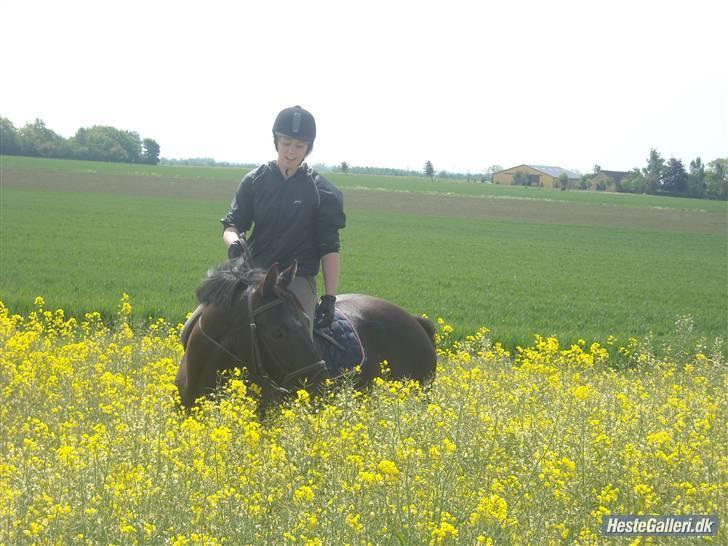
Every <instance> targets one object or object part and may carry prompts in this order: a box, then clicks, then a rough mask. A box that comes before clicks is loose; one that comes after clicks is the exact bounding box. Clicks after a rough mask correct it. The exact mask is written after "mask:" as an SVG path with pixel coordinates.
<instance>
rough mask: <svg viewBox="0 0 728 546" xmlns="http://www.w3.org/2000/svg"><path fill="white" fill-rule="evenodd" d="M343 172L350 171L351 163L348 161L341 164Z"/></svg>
mask: <svg viewBox="0 0 728 546" xmlns="http://www.w3.org/2000/svg"><path fill="white" fill-rule="evenodd" d="M340 169H341V172H342V173H344V174H346V173H348V172H349V164H348V163H347V162H346V161H342V162H341V165H340Z"/></svg>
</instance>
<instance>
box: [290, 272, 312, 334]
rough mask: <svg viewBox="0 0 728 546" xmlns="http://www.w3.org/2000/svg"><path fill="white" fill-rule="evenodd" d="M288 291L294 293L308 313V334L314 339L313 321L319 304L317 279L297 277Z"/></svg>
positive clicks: (304, 310)
mask: <svg viewBox="0 0 728 546" xmlns="http://www.w3.org/2000/svg"><path fill="white" fill-rule="evenodd" d="M288 289H289V290H290V291H291V292H293V293H294V295H295V296H296V298H297V299H298V301H299V302H300V303H301V307H303V312H304V313H306V317H307V318H308V332H309V334H310V335H311V338H313V319H314V315H315V314H316V304H317V303H318V294H317V292H316V279H315V277H296V278H294V279H293V282H292V283H291V284H290V286H289V287H288Z"/></svg>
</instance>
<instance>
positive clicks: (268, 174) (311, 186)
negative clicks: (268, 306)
mask: <svg viewBox="0 0 728 546" xmlns="http://www.w3.org/2000/svg"><path fill="white" fill-rule="evenodd" d="M315 139H316V122H315V120H314V118H313V116H312V115H311V113H310V112H308V111H307V110H304V109H303V108H301V107H300V106H293V107H291V108H285V109H283V110H281V112H280V113H279V114H278V116H277V117H276V119H275V123H274V124H273V144H274V146H275V149H276V151H277V153H278V157H277V159H276V160H275V161H271V162H269V163H266V164H263V165H261V166H259V167H257V168H256V169H254V170H252V171H250V172H249V173H248V174H247V175H245V177H244V178H243V180H242V182H240V185H239V186H238V189H237V191H236V192H235V196H234V197H233V200H232V202H231V203H230V210H229V211H228V213H227V214H226V215H225V216H224V217H223V218H222V219H221V222H222V224H223V227H224V231H223V241H224V242H225V244H226V245H227V247H228V257H229V258H231V259H232V258H236V257H238V256H240V255H241V254H243V253H244V252H245V249H246V245H247V247H248V249H249V250H250V254H251V255H252V258H253V263H254V264H255V266H256V267H261V268H266V269H267V268H269V267H270V266H271V265H273V263H276V262H277V263H278V265H279V266H280V267H281V269H283V268H285V267H288V266H289V265H290V264H291V263H292V262H293V260H297V261H298V268H297V272H296V277H295V279H294V280H293V282H292V283H291V285H290V286H289V290H291V291H292V292H293V293H294V294H295V295H296V297H297V298H298V301H299V302H300V303H301V306H302V307H303V310H304V312H305V313H306V316H307V317H308V318H309V321H308V322H309V324H308V326H309V332H310V333H311V334H312V333H313V327H314V325H315V326H316V328H322V327H325V326H328V325H329V324H331V321H332V320H333V318H334V305H335V303H336V291H337V289H338V285H339V230H340V229H342V228H343V227H344V225H345V221H346V217H345V215H344V210H343V198H342V195H341V192H340V191H339V190H338V189H337V188H336V186H334V185H333V184H332V183H331V182H329V181H328V180H327V179H326V178H324V177H323V176H321V175H320V174H318V173H317V172H315V171H314V170H313V169H311V168H310V167H309V166H308V165H307V164H306V163H304V162H303V160H304V159H305V158H306V156H307V155H308V154H310V153H311V150H312V149H313V143H314V140H315ZM251 226H252V227H253V230H252V232H251V234H250V237H249V238H248V239H247V241H246V239H245V232H247V231H248V230H249V229H250V228H251ZM319 263H320V266H321V270H322V271H323V277H324V295H323V296H322V297H321V300H320V302H319V304H318V307H317V306H316V303H317V299H318V298H317V289H316V275H317V274H318V272H319ZM314 316H315V319H313V320H312V317H314ZM193 317H194V315H193ZM193 317H190V320H188V323H190V324H191V323H192V321H193V320H194V318H193ZM183 331H184V329H183ZM183 337H184V336H183Z"/></svg>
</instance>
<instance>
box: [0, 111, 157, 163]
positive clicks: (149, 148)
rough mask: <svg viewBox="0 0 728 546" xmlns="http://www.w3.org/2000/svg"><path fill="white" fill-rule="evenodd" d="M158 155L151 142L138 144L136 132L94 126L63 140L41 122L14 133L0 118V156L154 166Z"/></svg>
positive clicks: (13, 129) (11, 124) (14, 129)
mask: <svg viewBox="0 0 728 546" xmlns="http://www.w3.org/2000/svg"><path fill="white" fill-rule="evenodd" d="M159 151H160V148H159V144H157V142H156V141H155V140H153V139H151V138H145V139H144V140H142V139H141V138H140V137H139V133H137V132H136V131H124V130H120V129H116V128H115V127H108V126H104V125H94V126H93V127H81V128H80V129H78V131H76V134H75V135H73V136H72V137H70V138H64V137H62V136H61V135H59V134H58V133H56V132H55V131H53V130H51V129H49V128H48V127H47V126H46V124H45V122H44V121H43V120H41V119H36V120H35V121H34V122H32V123H27V124H26V125H25V126H23V127H20V128H19V129H16V128H15V126H14V125H13V123H12V122H11V121H10V120H9V119H7V118H4V117H0V154H5V155H25V156H32V157H53V158H58V159H85V160H90V161H115V162H120V163H146V164H149V165H156V164H158V163H159Z"/></svg>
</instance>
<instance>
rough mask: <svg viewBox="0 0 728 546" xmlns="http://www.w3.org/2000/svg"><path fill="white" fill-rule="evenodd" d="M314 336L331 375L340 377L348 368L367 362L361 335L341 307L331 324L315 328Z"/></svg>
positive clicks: (336, 311)
mask: <svg viewBox="0 0 728 546" xmlns="http://www.w3.org/2000/svg"><path fill="white" fill-rule="evenodd" d="M313 338H314V343H315V344H316V348H317V349H318V350H319V352H320V353H321V358H323V359H324V361H325V362H326V369H327V370H328V372H329V375H331V377H338V376H340V375H342V374H343V373H344V372H345V371H346V370H350V369H351V368H353V367H354V366H357V365H359V364H361V365H362V366H363V365H364V364H365V362H366V355H365V354H364V347H362V344H361V340H360V339H359V335H358V334H357V333H356V330H355V329H354V326H353V325H352V324H351V321H349V318H348V317H347V316H346V315H345V314H344V312H343V311H340V310H339V309H336V310H335V313H334V320H333V322H332V323H331V324H330V325H329V326H327V327H326V328H321V329H319V330H314V336H313ZM327 338H331V339H332V340H334V341H335V342H336V343H332V341H330V340H329V339H327ZM337 344H338V346H337Z"/></svg>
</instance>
